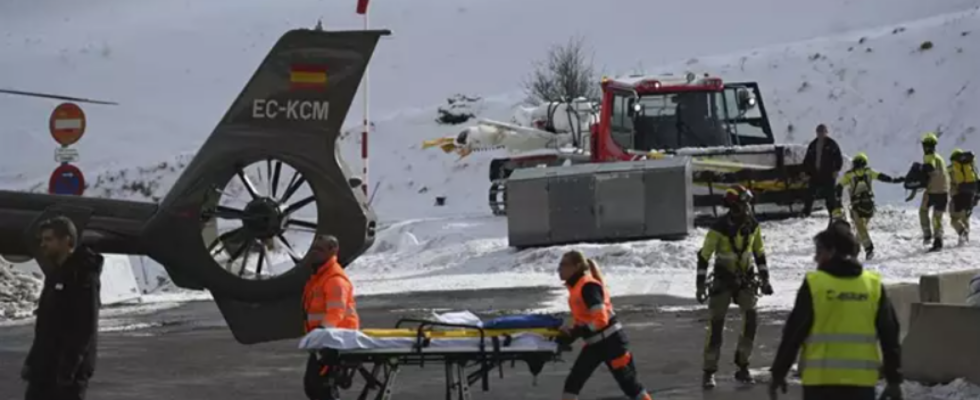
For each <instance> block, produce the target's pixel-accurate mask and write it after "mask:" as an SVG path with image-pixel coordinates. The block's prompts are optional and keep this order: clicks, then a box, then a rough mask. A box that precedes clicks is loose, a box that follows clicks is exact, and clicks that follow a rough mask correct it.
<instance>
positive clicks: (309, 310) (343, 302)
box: [303, 257, 361, 332]
mask: <svg viewBox="0 0 980 400" xmlns="http://www.w3.org/2000/svg"><path fill="white" fill-rule="evenodd" d="M303 308H304V309H305V310H306V332H310V331H312V330H314V329H316V328H320V327H326V328H344V329H360V326H361V322H360V319H359V318H358V316H357V302H355V301H354V285H352V284H351V282H350V278H348V277H347V274H346V273H345V272H344V269H343V268H342V267H341V266H340V263H338V262H337V257H331V258H330V259H329V260H327V262H325V263H324V264H323V265H322V266H320V269H319V270H317V272H316V274H315V275H313V276H312V277H310V280H309V281H307V282H306V288H304V289H303Z"/></svg>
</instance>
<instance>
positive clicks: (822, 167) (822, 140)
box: [803, 124, 844, 217]
mask: <svg viewBox="0 0 980 400" xmlns="http://www.w3.org/2000/svg"><path fill="white" fill-rule="evenodd" d="M843 166H844V157H843V156H842V155H841V152H840V147H839V146H837V142H836V141H834V139H831V138H830V136H828V135H827V126H826V125H824V124H820V125H817V138H816V139H813V141H811V142H810V145H809V146H808V147H807V148H806V156H805V157H804V158H803V170H804V172H806V174H807V176H809V177H810V184H809V186H808V187H807V196H806V198H805V199H804V204H803V215H805V216H807V217H809V216H810V213H811V212H812V211H813V200H814V198H816V197H820V198H822V199H823V200H824V202H826V206H827V211H828V212H830V211H832V210H834V209H835V208H837V207H836V204H837V198H836V196H835V193H834V186H835V185H836V184H837V175H838V174H840V170H841V168H843Z"/></svg>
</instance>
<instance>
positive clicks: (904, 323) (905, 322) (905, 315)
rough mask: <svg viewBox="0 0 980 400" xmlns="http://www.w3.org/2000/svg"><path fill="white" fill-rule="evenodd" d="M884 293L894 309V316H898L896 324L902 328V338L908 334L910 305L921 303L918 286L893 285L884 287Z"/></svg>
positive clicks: (912, 284)
mask: <svg viewBox="0 0 980 400" xmlns="http://www.w3.org/2000/svg"><path fill="white" fill-rule="evenodd" d="M885 293H886V294H887V295H888V300H890V301H891V303H892V307H893V308H894V309H895V314H897V315H898V324H899V326H901V328H902V337H904V336H905V334H906V333H908V328H909V319H910V317H911V315H912V304H915V303H919V302H921V301H922V300H920V299H919V284H917V283H893V284H889V285H885Z"/></svg>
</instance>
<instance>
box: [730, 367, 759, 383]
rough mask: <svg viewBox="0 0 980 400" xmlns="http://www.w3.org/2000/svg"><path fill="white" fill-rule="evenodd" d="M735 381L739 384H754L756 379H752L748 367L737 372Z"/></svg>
mask: <svg viewBox="0 0 980 400" xmlns="http://www.w3.org/2000/svg"><path fill="white" fill-rule="evenodd" d="M735 381H737V382H739V383H746V384H753V383H755V378H753V377H752V373H750V372H749V367H748V366H744V365H743V366H740V367H738V371H735Z"/></svg>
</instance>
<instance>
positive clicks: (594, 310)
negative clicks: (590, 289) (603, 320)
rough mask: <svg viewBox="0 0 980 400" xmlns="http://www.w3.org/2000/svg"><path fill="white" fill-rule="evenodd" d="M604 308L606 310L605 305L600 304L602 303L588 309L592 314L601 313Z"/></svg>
mask: <svg viewBox="0 0 980 400" xmlns="http://www.w3.org/2000/svg"><path fill="white" fill-rule="evenodd" d="M604 308H606V305H605V304H602V303H599V304H596V305H594V306H592V307H589V311H592V312H596V311H602V309H604Z"/></svg>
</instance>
